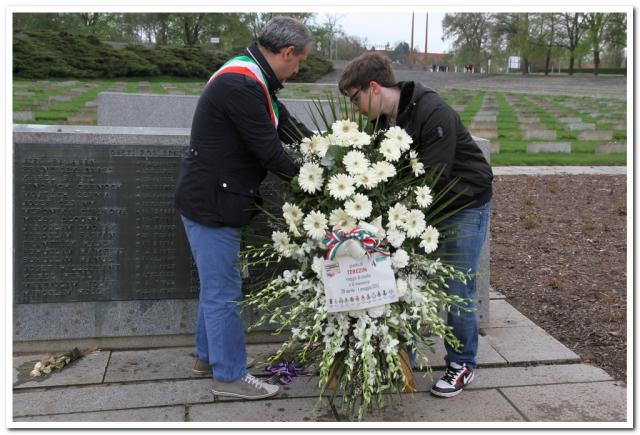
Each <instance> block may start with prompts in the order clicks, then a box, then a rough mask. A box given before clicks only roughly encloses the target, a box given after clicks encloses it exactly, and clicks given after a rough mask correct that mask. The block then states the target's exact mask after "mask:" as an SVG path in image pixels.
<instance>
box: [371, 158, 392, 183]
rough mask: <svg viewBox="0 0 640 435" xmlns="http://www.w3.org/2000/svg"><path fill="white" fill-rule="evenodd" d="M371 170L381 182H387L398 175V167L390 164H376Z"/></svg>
mask: <svg viewBox="0 0 640 435" xmlns="http://www.w3.org/2000/svg"><path fill="white" fill-rule="evenodd" d="M371 170H372V171H373V172H374V173H375V174H376V176H377V177H378V178H379V179H380V180H381V181H387V180H388V179H389V178H391V177H393V176H394V175H396V167H395V166H393V165H392V164H391V163H389V162H376V163H374V164H373V165H371Z"/></svg>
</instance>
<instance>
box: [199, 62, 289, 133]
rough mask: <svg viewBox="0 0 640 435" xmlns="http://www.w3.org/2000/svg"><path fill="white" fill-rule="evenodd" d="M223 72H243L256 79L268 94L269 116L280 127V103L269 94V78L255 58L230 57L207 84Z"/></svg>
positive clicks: (276, 126)
mask: <svg viewBox="0 0 640 435" xmlns="http://www.w3.org/2000/svg"><path fill="white" fill-rule="evenodd" d="M222 74H242V75H245V76H247V77H250V78H252V79H253V80H255V81H256V82H257V83H258V84H259V85H260V86H261V87H262V90H264V94H265V95H266V96H267V103H268V104H267V106H268V110H269V116H270V117H271V122H272V123H273V125H274V127H275V128H278V116H279V115H280V113H279V111H278V104H277V103H276V102H275V101H273V100H272V99H271V94H269V88H268V86H267V80H266V79H265V77H264V75H263V74H262V70H261V69H260V67H259V66H258V64H257V63H256V62H255V61H254V60H253V59H251V58H250V57H248V56H238V57H234V58H233V59H230V60H229V61H227V62H226V63H225V64H224V65H222V66H221V67H220V69H219V70H218V71H216V72H215V73H213V75H212V76H211V78H210V79H209V81H208V82H207V86H208V85H209V84H210V83H211V82H213V81H214V80H215V79H216V77H219V76H221V75H222Z"/></svg>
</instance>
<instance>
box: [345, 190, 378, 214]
mask: <svg viewBox="0 0 640 435" xmlns="http://www.w3.org/2000/svg"><path fill="white" fill-rule="evenodd" d="M344 209H345V211H346V212H347V213H349V215H350V216H352V217H354V218H356V219H366V218H368V217H369V215H370V214H371V210H372V209H373V205H372V204H371V201H369V198H367V197H366V196H365V195H363V194H361V193H356V194H355V195H353V198H352V199H350V200H349V201H347V202H345V203H344Z"/></svg>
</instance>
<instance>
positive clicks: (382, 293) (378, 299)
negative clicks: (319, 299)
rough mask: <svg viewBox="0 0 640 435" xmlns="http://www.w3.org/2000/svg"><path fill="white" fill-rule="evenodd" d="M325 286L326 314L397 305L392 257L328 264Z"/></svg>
mask: <svg viewBox="0 0 640 435" xmlns="http://www.w3.org/2000/svg"><path fill="white" fill-rule="evenodd" d="M322 283H323V284H324V294H325V300H326V306H327V311H328V312H330V313H336V312H339V311H352V310H363V309H366V308H372V307H378V306H380V305H384V304H389V303H392V302H397V301H398V293H397V292H396V279H395V276H394V274H393V270H392V269H391V259H390V257H385V256H384V255H380V254H374V255H373V261H372V260H370V259H369V257H368V256H365V257H362V258H353V257H338V258H336V259H335V260H325V261H324V264H323V267H322Z"/></svg>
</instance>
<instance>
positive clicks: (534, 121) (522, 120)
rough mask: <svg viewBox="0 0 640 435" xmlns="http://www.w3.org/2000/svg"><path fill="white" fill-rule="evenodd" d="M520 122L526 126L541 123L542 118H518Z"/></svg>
mask: <svg viewBox="0 0 640 435" xmlns="http://www.w3.org/2000/svg"><path fill="white" fill-rule="evenodd" d="M518 121H520V122H521V123H524V124H526V123H529V124H531V123H539V122H540V118H538V117H537V116H518Z"/></svg>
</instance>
